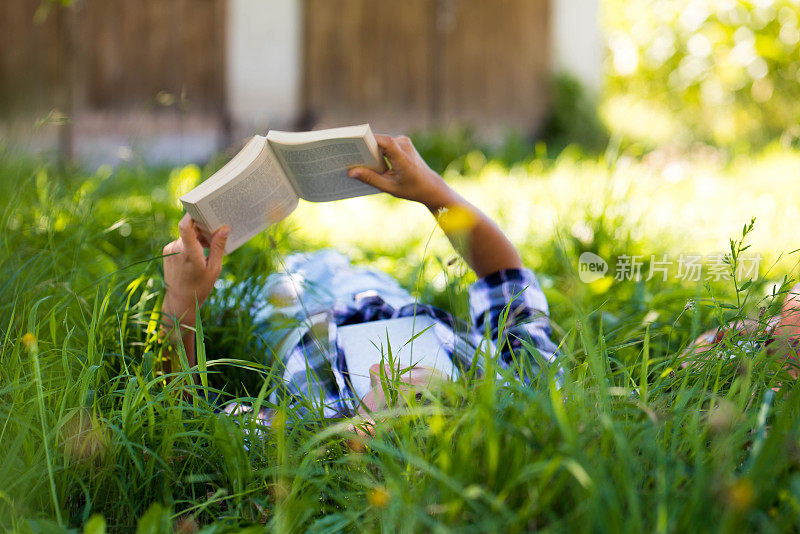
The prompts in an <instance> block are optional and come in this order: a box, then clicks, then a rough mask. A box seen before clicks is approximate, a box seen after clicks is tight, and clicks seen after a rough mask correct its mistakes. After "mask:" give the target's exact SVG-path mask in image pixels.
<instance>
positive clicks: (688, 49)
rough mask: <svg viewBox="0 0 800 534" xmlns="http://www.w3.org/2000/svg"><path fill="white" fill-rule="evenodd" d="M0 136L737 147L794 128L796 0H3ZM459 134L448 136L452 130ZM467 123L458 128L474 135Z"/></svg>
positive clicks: (798, 132)
mask: <svg viewBox="0 0 800 534" xmlns="http://www.w3.org/2000/svg"><path fill="white" fill-rule="evenodd" d="M2 9H3V16H2V17H0V34H2V35H3V43H4V45H3V47H2V48H0V118H1V119H2V132H3V134H4V137H5V138H6V140H7V142H8V143H11V144H16V145H21V147H22V148H25V149H28V150H30V151H33V152H41V151H54V150H55V151H57V153H59V154H60V155H61V157H63V158H70V159H72V158H77V159H78V160H80V161H82V162H84V163H86V164H89V165H95V166H96V165H98V164H100V163H109V162H112V163H113V162H116V161H119V160H125V159H130V158H131V157H132V155H133V154H136V155H139V156H141V157H143V158H145V160H146V161H148V162H152V163H160V162H167V163H172V164H177V163H185V162H192V161H206V160H208V159H209V158H210V157H211V156H212V155H213V154H214V153H216V152H217V151H219V150H220V149H225V148H227V147H229V146H231V145H234V144H236V143H239V142H240V141H241V139H242V138H243V137H246V136H248V135H252V133H254V132H265V131H267V130H268V129H311V128H319V127H328V126H334V125H342V124H353V123H359V122H370V123H371V124H372V125H373V129H375V130H377V131H389V132H424V131H428V132H430V131H443V132H450V133H451V134H452V137H456V138H457V137H458V135H457V133H460V134H461V136H462V137H469V138H470V139H462V140H461V141H462V142H466V143H467V144H468V143H469V142H470V141H475V142H477V141H483V142H488V143H490V144H492V143H493V144H495V145H496V144H498V143H499V142H500V141H501V140H502V139H503V138H504V137H505V138H507V137H509V136H511V135H512V134H514V135H516V136H517V137H519V141H520V142H523V143H524V142H525V141H536V140H545V141H549V142H550V144H553V143H554V142H555V144H556V148H563V146H565V145H567V144H570V143H577V144H580V145H582V146H584V147H586V148H589V149H598V148H603V147H604V146H605V144H606V142H607V138H606V135H607V134H608V133H610V134H611V135H618V136H620V137H621V138H623V139H624V140H625V141H626V142H629V143H638V144H640V145H641V146H642V147H643V149H645V150H651V149H653V148H655V147H658V146H663V145H669V146H671V147H673V148H675V149H679V148H685V147H687V146H690V145H691V144H692V143H695V142H702V143H706V144H709V145H713V146H721V147H728V148H735V149H740V150H741V149H746V148H748V147H751V146H754V145H755V146H764V145H765V144H767V143H769V142H771V141H774V140H776V139H780V140H781V141H782V142H783V143H784V144H794V143H796V140H797V138H798V137H800V126H798V120H800V99H799V98H798V96H800V26H799V25H798V14H799V13H800V6H799V4H798V2H796V1H794V0H759V1H755V2H744V1H736V0H713V1H699V0H670V1H660V0H631V1H621V0H559V1H555V0H500V1H496V2H490V3H487V2H482V1H479V0H410V1H400V0H387V1H383V2H380V3H375V2H370V1H368V0H333V1H331V0H274V1H270V2H263V1H261V0H113V1H108V0H12V1H10V2H6V3H4V7H3V8H2ZM454 132H456V133H454ZM473 137H474V138H475V139H472V138H473Z"/></svg>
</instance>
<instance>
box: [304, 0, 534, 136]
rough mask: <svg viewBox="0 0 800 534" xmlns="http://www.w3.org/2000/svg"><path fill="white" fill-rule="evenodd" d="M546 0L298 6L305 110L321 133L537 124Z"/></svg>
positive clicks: (355, 0)
mask: <svg viewBox="0 0 800 534" xmlns="http://www.w3.org/2000/svg"><path fill="white" fill-rule="evenodd" d="M549 1H550V0H492V1H486V0H406V1H403V0H383V1H381V2H380V3H377V2H374V1H371V0H306V2H305V29H304V33H305V40H304V44H305V47H306V48H305V54H304V56H305V61H304V91H305V92H304V99H303V101H304V106H305V109H306V112H307V115H309V116H310V117H311V118H315V119H317V120H318V121H319V122H320V123H321V124H324V125H328V124H336V123H352V122H360V121H370V122H372V123H375V124H377V125H381V126H382V127H387V128H391V129H393V130H399V129H404V130H407V129H413V128H420V127H425V126H431V125H445V126H446V125H450V124H454V123H456V124H457V123H461V124H464V123H467V124H473V125H480V126H481V128H482V129H496V128H499V127H502V126H505V125H512V126H516V127H519V128H523V129H526V130H531V129H535V128H536V127H538V126H539V125H540V124H541V121H542V119H543V117H544V114H545V112H546V110H547V108H548V80H549V56H550V47H549Z"/></svg>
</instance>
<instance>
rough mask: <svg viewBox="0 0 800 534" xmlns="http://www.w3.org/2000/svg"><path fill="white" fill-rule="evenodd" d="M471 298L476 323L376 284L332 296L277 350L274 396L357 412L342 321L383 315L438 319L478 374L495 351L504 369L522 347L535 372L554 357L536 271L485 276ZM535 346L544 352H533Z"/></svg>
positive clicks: (301, 405) (453, 352)
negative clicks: (402, 299)
mask: <svg viewBox="0 0 800 534" xmlns="http://www.w3.org/2000/svg"><path fill="white" fill-rule="evenodd" d="M469 299H470V318H471V323H472V324H471V325H470V324H466V323H465V322H464V321H461V320H458V319H456V318H454V317H453V316H452V315H451V314H449V313H447V312H445V311H443V310H441V309H438V308H435V307H433V306H428V305H424V304H418V303H412V304H407V305H404V306H401V307H398V308H395V307H393V306H391V305H389V304H388V303H387V302H385V301H384V300H383V298H381V297H380V296H379V295H378V294H377V292H375V291H367V292H364V293H361V294H358V295H355V297H354V298H353V301H352V302H349V303H345V302H337V303H335V304H334V305H333V306H332V307H331V309H330V310H327V311H325V312H322V313H318V314H315V315H313V316H311V317H310V318H308V324H307V325H306V328H307V329H306V330H305V331H304V333H303V334H302V337H301V338H300V340H299V342H297V343H296V344H293V346H292V347H291V348H290V350H287V351H285V354H283V355H280V356H281V360H282V362H283V365H284V371H283V381H284V384H283V387H282V388H280V389H279V390H278V391H276V392H275V393H274V394H273V395H272V399H271V400H272V402H274V403H276V404H277V403H278V401H279V400H280V398H281V397H282V396H284V395H288V396H289V402H290V404H295V406H294V408H295V410H296V411H297V412H299V413H298V415H303V414H304V413H305V412H306V411H308V410H309V409H313V410H314V411H321V412H320V413H321V414H322V415H323V416H324V417H347V416H352V415H353V414H354V413H355V410H356V409H357V407H358V405H359V403H360V399H358V398H357V397H356V396H355V394H354V392H353V389H352V386H351V385H350V383H349V380H348V379H347V375H348V373H347V365H346V362H345V358H344V352H343V350H342V348H341V347H340V345H339V343H338V342H337V341H338V340H337V333H336V332H337V327H339V326H344V325H349V324H357V323H364V322H368V321H377V320H381V319H395V318H400V317H408V316H412V315H428V316H430V317H432V318H434V319H435V320H436V321H437V325H436V328H434V331H435V332H436V334H437V336H438V338H439V341H440V342H441V343H442V346H443V348H444V349H445V353H446V354H447V355H448V356H449V357H450V358H451V360H452V361H453V363H454V364H455V365H456V367H458V368H459V369H460V370H462V371H463V370H469V369H471V368H473V367H477V368H478V370H477V371H478V372H477V374H478V375H479V376H480V374H481V373H480V370H481V369H483V367H484V363H485V358H486V357H487V355H488V356H489V357H492V356H494V357H496V361H497V366H498V367H499V368H501V369H508V368H509V367H512V368H516V365H517V364H518V363H519V362H518V361H517V359H518V358H520V357H521V355H523V354H524V355H525V356H524V357H526V358H530V360H528V362H529V363H530V365H531V369H532V370H533V371H534V372H536V370H538V369H539V365H540V364H547V363H552V362H554V360H555V358H556V351H557V347H556V346H555V344H553V342H552V341H551V340H550V335H551V333H552V330H551V328H550V321H549V317H548V307H547V299H546V298H545V296H544V293H543V292H542V290H541V287H540V285H539V282H538V280H537V279H536V276H535V275H534V274H533V272H532V271H530V270H529V269H507V270H503V271H498V272H496V273H494V274H491V275H489V276H486V277H484V278H482V279H480V280H478V281H477V282H475V283H474V284H473V285H472V286H471V287H470V288H469ZM487 334H488V336H487ZM487 339H488V340H489V347H488V350H487ZM530 348H534V349H535V350H536V351H538V353H539V354H538V355H531V354H530V352H529V350H528V349H530ZM531 356H533V357H531ZM537 356H538V357H540V358H541V359H540V358H537Z"/></svg>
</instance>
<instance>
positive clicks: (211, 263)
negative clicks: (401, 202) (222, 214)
mask: <svg viewBox="0 0 800 534" xmlns="http://www.w3.org/2000/svg"><path fill="white" fill-rule="evenodd" d="M376 139H377V141H378V145H379V146H380V148H381V150H382V152H383V155H384V156H385V157H386V159H387V160H388V162H389V164H390V166H391V168H390V170H387V171H386V172H384V173H382V174H378V173H376V172H374V171H371V170H369V169H365V168H355V169H352V170H351V171H350V176H351V177H352V178H353V179H357V180H361V181H363V182H365V183H367V184H369V185H372V186H375V187H376V188H378V189H380V190H382V191H384V192H387V193H389V194H391V195H393V196H395V197H397V198H401V199H406V200H410V201H414V202H419V203H421V204H423V205H424V206H425V207H427V208H428V210H429V211H430V212H431V213H432V214H434V215H437V216H438V220H439V222H440V225H441V226H442V229H443V230H444V231H445V233H446V234H447V236H448V238H449V239H450V241H451V243H452V244H453V246H454V247H455V248H456V250H457V251H458V252H459V254H460V255H461V256H462V257H463V258H464V259H465V261H466V262H467V263H468V264H469V266H470V267H471V268H472V269H473V270H474V271H475V273H476V274H477V276H478V277H479V280H478V281H477V282H475V283H474V284H473V285H472V287H471V288H470V290H469V296H470V311H471V319H472V321H471V322H472V324H471V325H464V324H462V323H460V322H459V321H458V320H456V319H455V318H454V317H453V316H452V315H451V314H449V313H447V312H445V311H443V310H440V309H437V308H434V307H432V306H428V305H425V304H420V303H417V302H416V301H415V300H414V299H413V297H411V295H410V294H409V293H408V292H406V291H405V290H403V289H402V288H400V287H399V284H397V283H396V282H395V281H394V280H393V279H391V278H390V277H388V276H386V275H385V274H382V273H377V272H375V271H367V270H363V269H362V270H355V269H353V268H351V267H350V266H349V263H348V262H347V261H346V260H344V259H343V258H342V257H341V256H336V255H333V256H331V254H330V253H322V254H316V255H313V256H311V257H296V258H293V259H291V260H290V261H288V263H289V264H290V269H289V270H290V271H291V272H289V273H286V274H284V275H283V276H284V277H286V278H285V280H286V281H288V282H290V287H294V286H292V285H291V282H292V281H293V280H296V279H297V278H298V277H303V278H306V279H308V278H309V273H313V272H316V273H317V275H316V280H315V282H317V284H316V285H317V287H318V288H319V286H326V285H327V293H326V294H327V295H328V298H327V299H325V298H323V299H318V298H317V299H314V298H313V297H312V296H311V295H309V292H308V291H306V290H304V289H301V288H296V289H292V290H291V291H290V292H289V293H288V297H290V300H292V299H295V300H298V301H300V303H301V304H303V301H304V300H306V301H307V302H306V304H303V305H302V306H301V308H302V310H301V311H302V314H303V315H304V318H305V319H307V320H306V321H305V326H304V328H303V329H302V330H300V332H299V335H298V332H297V330H294V331H293V332H294V334H295V338H291V336H288V337H289V338H290V339H291V341H290V342H289V343H288V344H287V343H286V342H285V339H286V337H287V336H284V343H283V346H281V347H279V346H275V347H274V348H273V350H274V351H275V353H276V356H277V358H278V361H279V362H280V369H281V374H282V375H283V384H282V386H281V387H280V388H277V389H276V391H277V392H276V393H275V394H274V396H273V398H272V401H273V402H274V403H278V402H281V400H286V401H287V402H288V403H289V404H292V405H293V412H295V414H296V415H297V416H300V417H302V416H303V415H304V413H307V412H308V411H314V412H316V413H318V414H321V415H323V416H324V417H346V416H352V415H354V414H355V413H357V412H361V413H364V412H367V411H373V410H377V409H380V408H382V407H385V406H386V400H385V395H384V387H383V386H382V384H381V377H383V382H384V384H385V383H386V381H387V380H386V378H387V377H389V376H394V377H395V380H397V381H399V382H400V383H403V384H405V385H406V387H407V388H408V389H409V390H410V389H413V388H425V387H428V386H430V385H431V384H432V383H434V382H435V381H437V380H440V379H441V378H442V376H443V375H442V374H441V373H440V372H438V371H436V370H434V369H427V368H413V369H403V368H399V369H386V368H385V367H384V368H383V370H382V369H381V363H380V362H381V353H380V351H379V350H377V349H376V350H375V354H374V358H375V361H374V363H373V365H372V366H371V373H370V374H371V382H370V383H371V387H370V389H369V390H368V391H367V392H366V394H363V395H362V394H358V393H357V391H356V388H354V386H353V380H352V379H351V378H352V377H351V376H350V375H349V373H348V369H347V363H346V361H347V358H346V356H347V355H346V354H344V350H345V348H344V347H343V346H342V343H340V337H341V336H339V335H338V334H337V329H339V328H343V327H345V326H347V325H353V324H359V323H368V322H372V321H377V320H389V319H392V320H399V319H401V318H404V317H409V316H417V317H428V318H430V319H432V322H433V326H432V327H431V330H432V332H433V333H434V335H435V336H436V340H437V341H438V343H439V344H440V347H441V349H442V352H443V353H444V354H446V355H447V356H448V357H449V358H450V360H451V362H452V365H453V366H454V367H456V368H458V369H460V370H461V371H464V372H472V373H475V376H480V375H481V372H480V370H481V369H483V368H484V363H485V359H486V357H496V361H497V367H499V368H500V369H507V368H511V369H529V370H531V372H536V371H533V370H536V369H540V368H541V367H540V366H544V365H548V364H552V363H553V362H554V360H555V355H556V346H555V345H554V344H553V342H552V341H551V339H550V335H551V328H550V324H549V319H548V307H547V301H546V299H545V296H544V293H543V292H542V290H541V288H540V286H539V283H538V281H537V279H536V276H535V275H534V274H533V272H531V271H530V270H529V269H526V268H524V267H523V265H522V261H521V259H520V255H519V253H518V252H517V250H516V248H515V247H514V245H513V244H512V243H511V242H510V241H509V240H508V238H507V237H506V236H505V235H504V234H503V232H502V231H501V230H500V229H499V228H498V227H497V225H496V224H494V223H493V222H492V221H491V220H490V219H489V218H488V217H487V216H486V215H485V214H483V213H482V212H481V211H480V210H478V209H477V208H476V207H475V206H473V205H472V204H470V203H469V202H467V201H466V200H465V199H464V198H462V197H461V196H460V195H459V194H458V193H456V192H455V191H453V190H452V189H451V188H450V187H449V186H448V185H447V183H446V182H445V181H444V180H443V179H442V178H441V177H440V176H439V175H438V174H437V173H435V172H434V171H433V170H431V169H430V168H429V167H428V165H427V164H426V163H425V162H424V161H423V160H422V158H421V157H420V156H419V154H418V153H417V151H416V150H415V148H414V146H413V145H412V144H411V141H410V140H409V139H408V138H407V137H396V138H392V137H389V136H385V135H378V136H376ZM179 230H180V237H179V238H178V239H177V240H176V241H173V242H172V243H169V244H168V245H167V246H165V247H164V279H165V283H166V287H167V292H166V296H165V298H164V304H163V308H162V311H163V313H164V314H165V316H167V317H169V318H171V319H168V320H166V321H165V322H164V326H163V332H164V334H165V335H172V336H173V339H174V341H176V342H177V341H178V337H179V336H180V338H181V339H182V342H183V345H184V347H185V348H186V352H187V355H188V358H189V364H190V365H191V366H194V365H195V361H196V357H195V346H194V339H195V334H194V332H193V331H192V328H193V327H194V325H195V320H196V317H195V299H196V300H197V302H198V303H199V304H202V303H203V301H205V300H206V298H207V297H208V296H209V294H210V293H211V291H212V288H213V287H214V283H215V281H216V280H217V278H218V276H219V274H220V269H221V263H222V256H223V250H224V248H225V241H226V239H227V237H228V234H229V229H228V228H225V227H223V228H221V229H219V230H217V232H216V233H215V234H214V235H213V236H212V238H211V240H210V242H205V240H204V239H203V238H202V237H201V236H200V234H199V232H198V230H197V228H196V227H195V225H194V222H193V221H192V219H191V218H190V217H189V216H188V215H186V216H184V218H183V219H182V220H181V222H180V224H179ZM204 246H205V247H207V248H208V249H209V252H208V256H207V257H206V256H205V254H204V252H203V248H204ZM320 273H322V274H320ZM276 287H277V288H278V290H280V287H282V286H281V284H277V285H274V287H273V289H275V288H276ZM323 289H324V287H323ZM331 295H333V296H335V298H330V296H331ZM273 296H274V295H273ZM279 296H280V295H279ZM284 296H286V295H284ZM308 302H312V303H313V306H312V304H308ZM289 304H290V305H291V302H290V303H289ZM309 306H312V307H314V309H309ZM175 319H177V320H178V323H179V327H178V328H175V326H174V325H175V323H174V320H175ZM406 322H407V321H406ZM485 339H486V340H488V345H489V346H487V345H486V344H483V343H484V340H485ZM482 344H483V345H482ZM532 352H535V353H536V354H531V353H532ZM358 356H366V355H358ZM367 357H373V356H372V355H369V356H367ZM522 360H525V361H522ZM526 378H530V377H526ZM362 393H363V392H362Z"/></svg>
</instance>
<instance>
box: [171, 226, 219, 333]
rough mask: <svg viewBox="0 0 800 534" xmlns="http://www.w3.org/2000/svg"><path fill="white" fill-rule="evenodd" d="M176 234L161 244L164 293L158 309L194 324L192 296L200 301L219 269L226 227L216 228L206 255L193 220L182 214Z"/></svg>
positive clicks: (208, 290) (209, 291)
mask: <svg viewBox="0 0 800 534" xmlns="http://www.w3.org/2000/svg"><path fill="white" fill-rule="evenodd" d="M178 229H179V231H180V237H179V238H178V239H177V240H176V241H173V242H172V243H169V244H168V245H167V246H165V247H164V282H165V283H166V286H167V294H166V296H165V297H164V306H163V307H162V311H163V312H164V313H166V314H168V315H170V316H176V317H178V318H179V319H180V321H181V323H182V324H185V325H193V324H194V320H195V317H194V312H195V297H196V298H197V302H198V304H202V303H203V302H204V301H205V300H206V298H207V297H208V295H209V294H210V293H211V290H212V289H213V287H214V282H216V280H217V277H219V273H220V271H221V270H222V256H223V254H224V252H225V242H226V241H227V240H228V234H229V233H230V229H229V228H228V227H227V226H223V227H222V228H220V229H219V230H217V231H216V232H215V233H214V235H213V237H212V239H211V243H210V244H209V247H208V249H209V250H208V257H206V256H205V254H203V245H202V244H201V242H200V239H199V237H198V231H197V228H195V224H194V221H193V220H192V218H191V217H190V216H189V215H188V214H186V215H184V216H183V219H181V222H180V224H178Z"/></svg>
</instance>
